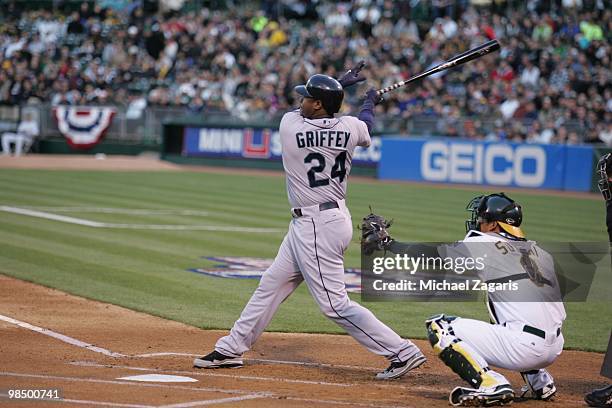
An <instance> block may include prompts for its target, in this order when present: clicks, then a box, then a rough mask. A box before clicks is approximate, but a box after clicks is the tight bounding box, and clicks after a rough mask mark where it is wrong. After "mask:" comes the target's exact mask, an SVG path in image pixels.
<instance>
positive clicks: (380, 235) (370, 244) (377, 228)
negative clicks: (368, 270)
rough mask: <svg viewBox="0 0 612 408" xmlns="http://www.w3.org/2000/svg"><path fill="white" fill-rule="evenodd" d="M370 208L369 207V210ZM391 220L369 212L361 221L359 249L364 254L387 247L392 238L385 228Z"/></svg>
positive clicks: (389, 224)
mask: <svg viewBox="0 0 612 408" xmlns="http://www.w3.org/2000/svg"><path fill="white" fill-rule="evenodd" d="M371 210H372V209H370V211H371ZM392 223H393V220H391V221H387V220H385V219H384V218H383V217H382V216H380V215H376V214H374V213H372V212H370V214H369V215H367V216H366V217H364V218H363V221H361V226H360V229H361V250H362V251H363V253H364V254H365V255H371V254H372V253H373V252H374V251H380V250H383V249H387V248H388V247H389V245H391V242H393V238H391V236H389V232H388V231H387V228H389V227H390V226H391V224H392Z"/></svg>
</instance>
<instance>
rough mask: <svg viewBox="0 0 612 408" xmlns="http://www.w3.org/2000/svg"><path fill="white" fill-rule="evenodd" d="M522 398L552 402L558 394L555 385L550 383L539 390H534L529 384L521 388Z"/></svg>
mask: <svg viewBox="0 0 612 408" xmlns="http://www.w3.org/2000/svg"><path fill="white" fill-rule="evenodd" d="M521 393H522V394H521V398H531V399H535V400H542V401H550V400H552V398H553V397H554V396H555V395H556V394H557V387H555V383H550V384H547V385H545V386H544V388H541V389H539V390H534V389H533V388H532V387H531V385H529V383H527V384H525V385H523V386H522V387H521Z"/></svg>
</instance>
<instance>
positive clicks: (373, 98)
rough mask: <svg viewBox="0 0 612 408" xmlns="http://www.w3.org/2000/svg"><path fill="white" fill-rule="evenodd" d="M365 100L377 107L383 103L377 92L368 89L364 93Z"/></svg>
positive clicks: (373, 89)
mask: <svg viewBox="0 0 612 408" xmlns="http://www.w3.org/2000/svg"><path fill="white" fill-rule="evenodd" d="M365 97H366V99H368V100H370V101H372V103H373V104H374V105H378V104H379V103H381V102H382V101H384V99H383V97H382V96H381V95H379V94H378V91H377V90H376V89H375V88H370V89H368V91H367V92H366V96H365Z"/></svg>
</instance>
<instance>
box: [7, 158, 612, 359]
mask: <svg viewBox="0 0 612 408" xmlns="http://www.w3.org/2000/svg"><path fill="white" fill-rule="evenodd" d="M0 191H1V193H0V194H1V195H0V206H14V207H20V208H25V207H27V208H30V209H35V210H39V211H46V212H50V213H54V214H60V215H62V216H66V217H76V218H81V219H87V220H91V221H96V222H102V223H115V224H117V223H121V224H157V225H159V224H172V225H193V224H198V225H202V224H206V225H218V226H239V227H256V228H277V229H279V230H281V231H279V232H273V233H248V232H218V231H217V232H213V231H189V230H184V231H181V230H143V229H127V228H93V227H90V226H84V225H76V224H70V223H66V222H60V221H56V220H48V219H42V218H36V217H32V216H28V215H19V214H14V213H9V212H6V211H0V273H2V274H6V275H9V276H14V277H17V278H20V279H24V280H28V281H33V282H36V283H40V284H42V285H46V286H50V287H54V288H58V289H61V290H64V291H66V292H70V293H74V294H76V295H80V296H84V297H87V298H91V299H97V300H101V301H104V302H110V303H114V304H118V305H122V306H125V307H128V308H131V309H134V310H139V311H143V312H146V313H150V314H153V315H158V316H162V317H165V318H169V319H173V320H178V321H182V322H185V323H188V324H191V325H194V326H198V327H203V328H222V329H227V328H229V327H231V325H232V323H233V322H234V320H235V319H236V318H237V317H238V315H239V313H240V311H241V310H242V307H243V306H244V304H245V303H246V302H247V300H248V298H249V296H250V294H251V293H252V291H253V289H254V288H255V286H256V284H257V282H256V281H255V280H235V279H221V278H214V277H208V276H203V275H198V274H194V273H191V272H188V271H187V270H188V269H190V268H197V267H205V266H209V265H210V263H208V261H206V260H204V259H202V257H203V256H250V257H260V258H273V257H274V256H275V255H276V251H277V249H278V246H279V244H280V242H281V240H282V237H283V234H284V231H285V230H286V229H287V225H288V223H289V221H290V219H291V217H290V214H289V210H288V204H287V198H286V191H285V184H284V179H283V178H280V177H266V176H258V175H252V176H248V177H247V176H241V175H222V174H207V173H199V172H101V171H95V172H94V171H89V172H88V171H80V172H76V171H48V170H45V171H42V170H1V171H0ZM483 192H493V191H491V190H486V191H481V190H477V189H474V190H473V191H469V190H466V189H458V188H451V187H449V188H440V187H431V186H424V185H420V186H419V185H408V184H399V183H398V184H390V183H380V182H375V181H365V182H364V181H356V180H353V181H351V183H350V187H349V198H348V202H349V206H350V208H351V212H352V214H353V217H354V219H353V224H355V225H356V224H357V223H358V221H359V220H360V218H361V217H362V216H363V215H365V214H366V213H367V212H368V205H372V207H373V208H374V209H375V211H376V212H378V213H380V214H382V215H384V216H385V217H387V218H394V219H395V224H394V226H393V229H392V230H391V231H392V232H393V235H394V236H395V238H397V239H399V240H402V241H452V240H457V239H461V238H462V237H463V235H464V233H465V230H464V220H465V219H466V216H467V212H466V211H465V210H464V208H465V205H466V203H467V202H468V201H469V199H471V198H472V197H473V196H475V195H476V194H479V193H483ZM511 196H512V197H513V198H514V199H515V200H517V201H519V202H520V203H521V204H522V205H523V208H524V213H525V216H524V223H523V226H524V230H525V232H526V233H527V235H528V237H529V238H531V239H535V240H541V241H545V240H552V241H606V240H607V235H606V233H605V222H604V220H605V215H604V213H605V211H604V204H603V202H602V201H600V200H592V199H580V198H571V197H562V198H561V197H552V196H545V195H534V194H533V193H529V194H520V193H513V194H511ZM59 207H62V208H63V209H58V208H59ZM67 207H70V208H67ZM45 208H46V209H45ZM88 208H116V209H149V210H164V209H165V210H196V211H202V212H207V214H200V213H194V214H187V215H185V214H178V213H176V212H171V213H168V214H164V213H158V214H130V213H104V212H92V211H91V210H88ZM58 211H61V212H58ZM359 262H360V260H359V247H358V238H357V230H356V229H355V237H354V239H353V243H352V245H351V248H350V250H349V251H348V253H347V256H346V266H348V267H358V266H359ZM608 272H609V271H608ZM609 275H610V274H609V273H608V274H607V275H606V276H603V277H599V281H598V288H599V290H600V291H604V292H608V291H609V289H610V287H611V286H612V284H611V283H610V282H611V281H612V279H611V277H610V276H609ZM352 297H353V298H354V299H355V300H359V296H358V295H352ZM365 305H366V306H367V307H368V308H370V309H371V310H372V311H373V312H374V313H375V314H376V315H377V316H378V317H379V318H380V319H381V320H383V321H384V322H386V323H388V324H389V325H390V326H392V327H393V328H394V329H396V330H397V331H398V332H399V333H400V334H402V335H404V336H408V337H411V338H424V337H425V332H424V325H423V320H424V319H425V318H426V317H428V316H429V315H431V314H434V313H438V312H446V313H449V314H455V315H461V316H465V317H475V318H480V319H485V320H486V319H487V314H486V308H485V305H484V304H482V303H413V302H385V303H382V302H380V303H378V302H377V303H365ZM566 308H567V312H568V320H567V321H566V324H565V326H564V333H565V338H566V347H570V348H580V349H586V350H597V351H603V350H605V347H606V345H607V342H608V336H609V332H610V327H612V305H611V304H610V303H604V302H581V303H578V302H576V303H569V304H567V306H566ZM269 329H270V330H273V331H287V332H324V333H340V332H341V331H340V330H339V329H338V327H337V326H335V325H334V324H333V323H331V322H329V321H327V320H326V319H325V318H324V317H323V316H322V315H321V314H320V313H319V311H318V309H317V307H316V305H315V303H314V301H313V300H312V299H311V298H310V295H309V294H308V292H307V290H306V288H305V286H304V285H302V287H300V288H299V289H298V290H297V292H296V293H295V294H294V295H293V296H292V297H291V298H290V299H289V300H288V301H287V302H285V304H283V305H282V306H281V308H280V310H279V312H278V314H277V316H276V317H275V318H274V320H273V321H272V324H271V326H270V328H269Z"/></svg>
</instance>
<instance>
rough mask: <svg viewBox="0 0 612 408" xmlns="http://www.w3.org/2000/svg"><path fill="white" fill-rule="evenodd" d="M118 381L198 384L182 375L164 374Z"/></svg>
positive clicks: (137, 376)
mask: <svg viewBox="0 0 612 408" xmlns="http://www.w3.org/2000/svg"><path fill="white" fill-rule="evenodd" d="M117 379H118V380H127V381H148V382H164V383H180V382H198V380H196V379H195V378H191V377H183V376H181V375H163V374H144V375H132V376H129V377H121V378H117Z"/></svg>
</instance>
